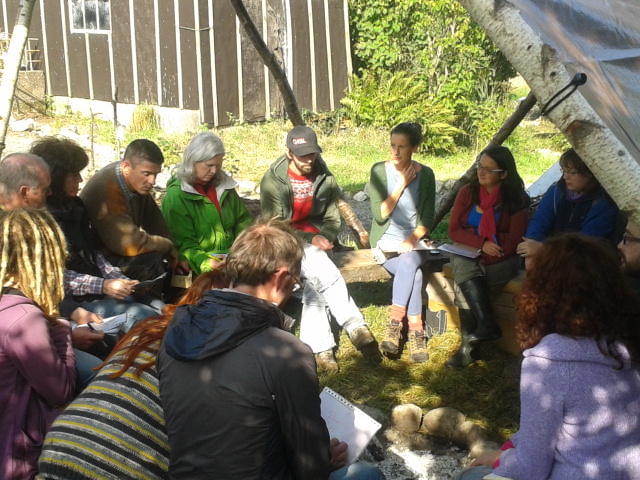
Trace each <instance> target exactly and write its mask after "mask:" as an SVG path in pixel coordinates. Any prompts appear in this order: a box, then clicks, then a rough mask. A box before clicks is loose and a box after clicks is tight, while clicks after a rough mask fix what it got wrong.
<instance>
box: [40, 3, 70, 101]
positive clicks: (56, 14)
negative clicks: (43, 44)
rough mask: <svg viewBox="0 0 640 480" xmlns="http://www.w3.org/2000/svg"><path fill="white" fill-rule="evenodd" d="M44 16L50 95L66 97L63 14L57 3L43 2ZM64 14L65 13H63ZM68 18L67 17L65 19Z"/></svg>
mask: <svg viewBox="0 0 640 480" xmlns="http://www.w3.org/2000/svg"><path fill="white" fill-rule="evenodd" d="M44 5H45V12H44V16H45V18H46V19H47V24H46V28H47V48H48V54H47V55H46V57H45V58H47V59H48V61H49V64H48V65H47V66H46V68H47V71H48V74H49V78H50V80H51V92H49V93H51V95H56V96H61V97H66V96H67V93H68V86H67V71H66V68H65V63H64V61H65V58H64V32H63V31H62V18H61V15H62V14H63V12H61V11H60V4H59V3H58V2H45V4H44ZM64 13H65V14H66V12H64ZM65 18H69V17H65Z"/></svg>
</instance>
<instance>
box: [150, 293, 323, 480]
mask: <svg viewBox="0 0 640 480" xmlns="http://www.w3.org/2000/svg"><path fill="white" fill-rule="evenodd" d="M284 328H285V316H284V315H283V314H282V312H281V311H280V310H279V309H278V308H277V307H276V306H275V305H273V304H271V303H269V302H267V301H264V300H261V299H258V298H255V297H253V296H251V295H244V294H242V293H239V292H235V291H232V290H212V291H209V292H207V293H206V294H205V296H204V297H203V298H202V300H201V301H200V303H199V304H198V305H195V306H183V307H180V308H178V310H177V311H176V313H175V315H174V318H173V320H172V322H171V325H170V326H169V328H168V329H167V332H166V334H165V337H164V341H163V343H162V347H161V349H160V353H159V355H158V372H159V375H160V396H161V398H162V403H163V406H164V412H165V420H166V426H167V433H168V434H169V445H170V448H171V461H170V467H169V473H170V476H171V478H173V479H190V480H191V479H210V478H215V479H217V480H225V479H240V478H241V479H243V480H266V479H274V480H275V479H277V480H288V479H305V480H326V479H327V478H328V477H329V473H330V470H331V468H330V453H329V433H328V431H327V427H326V425H325V422H324V420H323V419H322V417H321V416H320V398H319V395H318V394H319V385H318V378H317V375H316V371H315V361H314V358H313V354H312V353H311V350H310V349H309V348H308V347H307V346H306V345H305V344H304V343H302V342H301V341H300V340H299V339H297V338H296V337H295V336H293V335H292V334H290V333H288V332H286V331H284V330H283V329H284Z"/></svg>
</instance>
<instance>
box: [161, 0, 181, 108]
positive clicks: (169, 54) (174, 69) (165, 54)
mask: <svg viewBox="0 0 640 480" xmlns="http://www.w3.org/2000/svg"><path fill="white" fill-rule="evenodd" d="M183 1H184V0H183ZM158 18H159V22H160V59H161V62H160V72H161V73H160V75H161V78H162V103H161V104H162V106H163V107H172V108H178V107H179V106H180V103H179V93H178V89H179V87H178V60H177V54H176V27H175V21H174V18H175V12H174V9H173V2H171V1H163V2H159V4H158Z"/></svg>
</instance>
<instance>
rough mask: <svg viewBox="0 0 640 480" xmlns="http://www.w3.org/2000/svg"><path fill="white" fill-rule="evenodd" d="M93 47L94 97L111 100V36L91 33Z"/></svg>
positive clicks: (90, 38)
mask: <svg viewBox="0 0 640 480" xmlns="http://www.w3.org/2000/svg"><path fill="white" fill-rule="evenodd" d="M89 47H90V49H91V77H92V81H93V98H95V99H96V100H104V101H106V102H109V101H111V99H112V98H113V94H112V92H111V60H110V59H109V38H108V36H107V35H89Z"/></svg>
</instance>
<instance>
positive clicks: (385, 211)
mask: <svg viewBox="0 0 640 480" xmlns="http://www.w3.org/2000/svg"><path fill="white" fill-rule="evenodd" d="M421 142H422V127H421V126H420V125H419V124H417V123H408V122H405V123H400V124H399V125H396V126H395V127H394V128H393V130H391V142H390V143H391V145H390V146H391V148H390V150H391V158H390V159H389V160H387V161H386V162H380V163H376V164H375V165H374V166H373V168H372V169H371V187H370V196H371V210H372V212H373V225H372V227H371V245H372V246H373V247H376V246H378V247H380V248H381V249H382V250H383V251H385V252H393V253H394V256H393V258H390V259H388V260H387V261H385V262H384V263H383V265H382V266H383V267H384V268H385V269H386V270H387V271H388V272H389V273H391V274H392V275H394V277H393V294H392V299H391V302H392V305H391V309H390V311H389V320H388V322H387V326H386V331H385V336H384V340H383V341H382V343H381V344H380V349H381V350H382V351H383V352H384V353H386V354H391V355H395V354H397V353H398V351H399V348H400V333H401V331H402V324H403V321H404V318H405V317H406V318H407V320H408V323H409V340H408V343H409V358H410V359H411V360H412V361H414V362H425V361H426V360H427V359H428V356H427V346H426V345H427V337H426V335H425V333H424V324H423V321H422V270H421V268H420V267H421V266H422V264H423V263H424V260H425V256H426V255H425V254H426V252H425V251H424V250H422V251H420V250H414V246H415V244H416V242H418V240H420V239H421V238H422V237H424V236H425V235H427V234H428V233H430V232H431V225H432V223H433V216H434V208H435V177H434V175H433V170H431V169H430V168H429V167H427V166H426V165H422V164H420V163H418V162H416V161H414V160H413V159H412V156H413V154H414V153H415V152H416V151H417V150H418V147H419V146H420V143H421Z"/></svg>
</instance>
